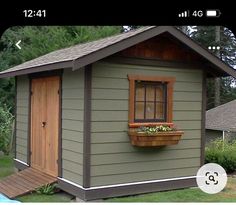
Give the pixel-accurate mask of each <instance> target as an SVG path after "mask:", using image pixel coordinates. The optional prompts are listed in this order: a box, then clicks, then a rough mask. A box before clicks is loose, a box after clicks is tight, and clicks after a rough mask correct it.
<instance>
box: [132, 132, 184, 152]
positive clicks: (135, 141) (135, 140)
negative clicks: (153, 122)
mask: <svg viewBox="0 0 236 205" xmlns="http://www.w3.org/2000/svg"><path fill="white" fill-rule="evenodd" d="M128 134H129V137H130V140H131V144H132V145H134V146H138V147H160V146H167V145H176V144H178V143H179V140H180V139H181V137H182V135H183V134H184V132H183V131H178V130H172V131H160V132H155V133H147V132H144V131H140V130H137V129H132V128H130V129H129V131H128Z"/></svg>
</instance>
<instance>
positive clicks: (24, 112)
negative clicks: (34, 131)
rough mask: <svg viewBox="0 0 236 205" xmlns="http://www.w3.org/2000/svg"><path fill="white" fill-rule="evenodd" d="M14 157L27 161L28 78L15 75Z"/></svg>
mask: <svg viewBox="0 0 236 205" xmlns="http://www.w3.org/2000/svg"><path fill="white" fill-rule="evenodd" d="M16 107H17V113H16V158H17V159H19V160H21V161H23V162H25V163H27V140H28V117H29V116H28V115H29V79H28V77H27V76H19V77H17V102H16Z"/></svg>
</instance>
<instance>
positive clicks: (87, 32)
mask: <svg viewBox="0 0 236 205" xmlns="http://www.w3.org/2000/svg"><path fill="white" fill-rule="evenodd" d="M121 31H122V27H121V26H25V27H20V26H18V27H12V28H10V29H8V30H7V31H6V32H5V33H4V34H3V35H2V37H1V40H0V71H1V70H5V69H8V68H10V67H13V66H15V65H18V64H20V63H23V62H25V61H28V60H31V59H33V58H36V57H38V56H41V55H43V54H46V53H49V52H51V51H54V50H57V49H60V48H65V47H69V46H72V45H75V44H79V43H84V42H88V41H92V40H97V39H99V38H104V37H107V36H111V35H114V34H117V33H120V32H121ZM19 39H21V47H22V49H21V50H19V49H18V48H16V46H15V45H14V44H15V43H16V42H17V41H18V40H19ZM2 105H6V106H7V107H8V108H10V111H11V112H12V113H13V110H14V79H13V78H9V79H0V107H1V106H2Z"/></svg>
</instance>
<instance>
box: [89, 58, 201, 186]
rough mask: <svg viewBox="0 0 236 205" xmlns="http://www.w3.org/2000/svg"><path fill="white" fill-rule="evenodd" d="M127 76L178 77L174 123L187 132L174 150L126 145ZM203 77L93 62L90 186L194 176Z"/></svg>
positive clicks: (194, 72)
mask: <svg viewBox="0 0 236 205" xmlns="http://www.w3.org/2000/svg"><path fill="white" fill-rule="evenodd" d="M128 74H140V75H150V76H154V75H156V76H169V77H176V83H175V84H174V93H173V95H174V102H173V122H174V123H175V125H177V127H178V128H179V129H181V130H183V131H184V132H185V134H184V135H183V137H182V140H181V141H180V142H179V144H178V145H174V146H166V147H163V148H148V149H147V148H137V147H133V146H132V145H131V144H130V142H129V137H128V135H127V131H128V107H129V103H128V102H129V81H128V78H127V75H128ZM202 76H203V74H202V71H201V70H196V69H191V68H190V69H186V68H182V69H181V68H178V69H177V68H171V67H160V66H143V65H142V66H141V65H125V64H115V63H109V62H105V61H103V62H102V61H100V62H97V63H95V64H94V65H93V71H92V116H91V117H92V122H91V186H100V185H109V184H119V183H128V182H138V181H146V180H157V179H167V178H174V177H184V176H193V175H195V174H196V172H197V170H198V168H199V167H200V154H201V109H202V108H201V106H202Z"/></svg>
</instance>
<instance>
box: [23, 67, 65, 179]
mask: <svg viewBox="0 0 236 205" xmlns="http://www.w3.org/2000/svg"><path fill="white" fill-rule="evenodd" d="M62 74H63V70H56V71H48V72H41V73H33V74H29V75H28V77H29V114H28V145H27V146H28V155H27V164H28V165H29V166H30V159H31V86H32V79H35V78H43V77H50V76H59V78H60V79H59V126H58V128H59V132H58V133H59V136H58V140H59V141H58V161H57V163H58V175H59V176H61V175H62V127H61V126H62V122H61V121H62V119H61V118H62V117H61V116H62Z"/></svg>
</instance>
